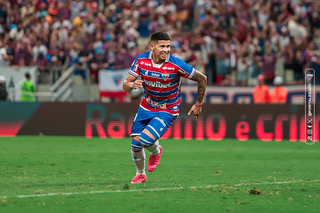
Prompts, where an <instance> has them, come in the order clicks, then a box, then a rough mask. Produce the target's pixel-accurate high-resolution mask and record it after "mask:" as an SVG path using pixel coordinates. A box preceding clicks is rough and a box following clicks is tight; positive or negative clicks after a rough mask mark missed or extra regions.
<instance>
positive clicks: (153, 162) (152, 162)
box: [147, 145, 163, 172]
mask: <svg viewBox="0 0 320 213" xmlns="http://www.w3.org/2000/svg"><path fill="white" fill-rule="evenodd" d="M159 149H160V153H159V154H157V155H151V154H150V156H149V161H148V167H147V170H148V172H153V170H155V169H156V168H157V167H158V166H159V163H160V157H161V155H162V150H163V149H162V146H161V145H159Z"/></svg>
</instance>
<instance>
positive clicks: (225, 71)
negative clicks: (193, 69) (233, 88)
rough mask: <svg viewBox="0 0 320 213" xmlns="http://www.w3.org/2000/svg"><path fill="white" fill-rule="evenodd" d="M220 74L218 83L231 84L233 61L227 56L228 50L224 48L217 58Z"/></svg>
mask: <svg viewBox="0 0 320 213" xmlns="http://www.w3.org/2000/svg"><path fill="white" fill-rule="evenodd" d="M217 68H218V76H217V84H221V85H230V84H231V82H230V73H231V63H230V59H229V58H227V55H226V51H225V50H223V51H222V52H221V53H219V55H218V60H217Z"/></svg>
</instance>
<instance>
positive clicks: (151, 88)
mask: <svg viewBox="0 0 320 213" xmlns="http://www.w3.org/2000/svg"><path fill="white" fill-rule="evenodd" d="M151 55H152V51H149V52H145V53H142V54H141V55H139V56H138V57H137V58H136V59H135V60H134V61H133V63H132V65H131V68H130V71H129V74H131V75H133V76H134V77H136V78H138V77H139V76H141V78H142V80H143V84H142V85H143V88H144V98H143V100H142V101H141V104H140V106H141V107H142V108H144V109H145V110H149V111H156V112H159V111H163V112H168V113H170V114H172V115H178V114H179V109H180V92H181V77H183V78H189V79H191V78H192V77H193V76H194V74H195V72H196V70H195V69H194V68H193V67H192V66H190V65H189V64H187V63H186V62H184V61H183V60H181V59H179V58H177V57H174V56H173V55H171V54H169V55H168V57H167V59H166V60H165V62H163V63H162V64H154V63H153V61H152V59H151Z"/></svg>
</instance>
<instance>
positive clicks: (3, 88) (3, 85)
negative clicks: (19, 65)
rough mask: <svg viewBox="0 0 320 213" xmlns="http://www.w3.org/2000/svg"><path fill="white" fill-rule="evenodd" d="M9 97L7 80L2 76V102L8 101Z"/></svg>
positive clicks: (0, 88) (0, 78)
mask: <svg viewBox="0 0 320 213" xmlns="http://www.w3.org/2000/svg"><path fill="white" fill-rule="evenodd" d="M7 97H8V92H7V87H6V78H5V77H4V76H3V75H0V101H6V100H7Z"/></svg>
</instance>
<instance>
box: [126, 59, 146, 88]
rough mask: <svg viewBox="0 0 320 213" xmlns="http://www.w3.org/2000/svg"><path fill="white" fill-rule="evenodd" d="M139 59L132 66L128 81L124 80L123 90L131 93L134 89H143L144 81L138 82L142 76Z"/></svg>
mask: <svg viewBox="0 0 320 213" xmlns="http://www.w3.org/2000/svg"><path fill="white" fill-rule="evenodd" d="M138 57H139V56H138ZM138 57H137V58H136V59H135V60H134V61H133V63H132V64H131V67H130V71H129V74H128V76H127V78H126V80H124V82H123V85H122V88H123V89H124V90H125V91H128V92H129V91H131V90H133V89H137V88H139V87H140V88H143V87H142V83H143V81H142V80H137V78H138V77H139V75H140V72H139V62H138Z"/></svg>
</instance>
